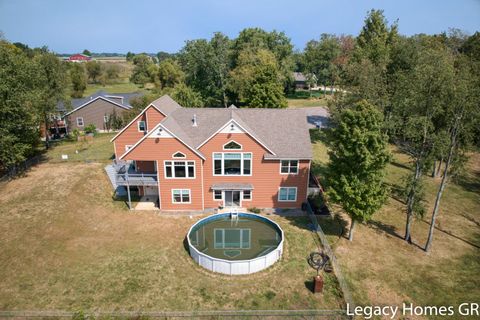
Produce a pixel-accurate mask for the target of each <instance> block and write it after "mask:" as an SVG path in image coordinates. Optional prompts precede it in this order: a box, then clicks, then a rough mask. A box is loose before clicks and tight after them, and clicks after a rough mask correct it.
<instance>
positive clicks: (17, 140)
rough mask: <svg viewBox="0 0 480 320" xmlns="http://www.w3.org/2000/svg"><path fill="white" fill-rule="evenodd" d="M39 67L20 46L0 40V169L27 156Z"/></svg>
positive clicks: (32, 142) (34, 135)
mask: <svg viewBox="0 0 480 320" xmlns="http://www.w3.org/2000/svg"><path fill="white" fill-rule="evenodd" d="M41 75H42V70H41V68H40V66H39V65H38V63H36V62H35V61H34V60H33V59H30V58H29V57H27V56H26V55H25V53H24V52H22V50H21V49H19V48H17V47H15V46H14V45H12V44H10V43H8V42H6V41H0V97H2V98H1V99H0V119H1V121H0V170H4V169H7V168H9V167H11V166H13V165H15V164H17V163H19V162H20V161H23V160H25V159H26V158H27V157H29V156H31V155H32V154H33V152H34V150H35V146H36V145H37V144H38V142H39V132H38V126H39V124H40V123H41V122H40V121H41V119H39V117H38V112H36V110H35V104H36V101H37V99H38V97H39V95H40V94H41V88H42V86H43V84H42V77H41Z"/></svg>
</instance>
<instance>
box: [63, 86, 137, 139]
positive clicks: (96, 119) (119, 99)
mask: <svg viewBox="0 0 480 320" xmlns="http://www.w3.org/2000/svg"><path fill="white" fill-rule="evenodd" d="M140 95H141V94H140V93H113V94H110V93H107V92H105V91H97V92H95V93H94V94H92V95H91V96H89V97H86V98H81V99H72V100H71V108H67V107H66V106H65V104H64V103H63V102H59V103H58V104H57V111H58V112H59V113H60V114H62V115H63V118H64V119H65V120H66V121H67V123H68V130H69V131H71V130H74V129H78V130H83V128H84V127H85V126H87V125H89V124H93V125H95V127H96V128H97V130H100V131H104V130H108V128H107V127H106V123H107V119H108V117H110V116H111V115H112V114H114V113H115V114H116V115H117V116H121V115H122V114H123V113H124V112H125V111H128V110H130V109H131V108H132V107H131V105H130V100H131V99H132V98H134V97H138V96H140Z"/></svg>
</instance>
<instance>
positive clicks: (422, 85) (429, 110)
mask: <svg viewBox="0 0 480 320" xmlns="http://www.w3.org/2000/svg"><path fill="white" fill-rule="evenodd" d="M420 41H421V43H420V44H419V45H417V46H415V48H416V49H415V52H416V53H415V54H416V57H415V58H414V61H413V62H410V63H411V64H412V65H411V68H406V69H405V70H403V71H400V72H398V75H397V79H396V82H397V90H396V92H395V94H394V95H393V98H392V101H393V113H394V119H397V120H396V121H395V122H396V123H397V124H399V125H400V126H399V128H397V130H396V140H397V143H398V145H399V147H400V148H401V150H403V151H404V152H405V153H407V154H408V155H409V156H410V157H411V159H412V161H413V163H414V167H415V170H414V171H413V172H412V174H411V177H410V178H409V183H408V184H406V188H407V190H405V193H406V195H407V221H406V227H405V240H406V241H408V242H411V224H412V221H413V217H414V215H415V204H416V203H418V201H417V198H419V197H420V196H421V179H422V175H423V174H424V171H425V168H426V166H427V165H428V164H429V163H430V162H431V161H432V160H433V157H434V155H435V150H439V149H440V145H441V144H442V142H441V141H438V137H441V136H442V132H443V131H442V130H443V128H444V127H445V126H444V122H443V121H441V118H442V114H443V112H444V110H445V108H446V104H447V103H448V101H449V99H450V98H449V97H450V95H451V85H450V84H451V81H452V76H453V60H452V55H451V54H450V52H449V51H448V50H447V49H446V48H445V46H441V47H436V46H434V47H432V46H431V45H430V44H429V43H428V41H425V39H423V40H420ZM417 186H418V187H419V188H417ZM417 208H418V206H417Z"/></svg>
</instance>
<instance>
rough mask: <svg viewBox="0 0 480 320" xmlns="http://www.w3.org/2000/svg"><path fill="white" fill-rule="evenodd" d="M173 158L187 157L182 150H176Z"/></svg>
mask: <svg viewBox="0 0 480 320" xmlns="http://www.w3.org/2000/svg"><path fill="white" fill-rule="evenodd" d="M172 157H173V158H186V155H185V154H184V153H181V152H180V151H177V152H175V153H174V154H173V155H172Z"/></svg>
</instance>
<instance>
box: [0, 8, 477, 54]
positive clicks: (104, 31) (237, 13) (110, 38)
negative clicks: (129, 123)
mask: <svg viewBox="0 0 480 320" xmlns="http://www.w3.org/2000/svg"><path fill="white" fill-rule="evenodd" d="M372 8H375V9H383V10H384V11H385V15H386V17H387V19H388V20H389V21H394V20H396V19H399V29H400V33H402V34H406V35H412V34H416V33H427V34H433V33H439V32H442V31H446V30H448V28H451V27H455V28H459V29H462V30H464V31H466V32H468V33H474V32H475V31H480V0H457V1H450V0H397V1H395V0H384V1H378V0H349V1H347V0H329V1H323V0H317V1H314V0H288V1H284V0H257V1H254V0H198V1H193V0H191V1H190V0H173V1H160V0H157V1H148V0H132V1H125V0H123V1H122V0H97V1H94V0H80V1H71V0H64V1H61V0H0V30H1V31H2V32H3V33H4V36H5V37H6V38H7V39H8V40H10V41H12V42H16V41H19V42H23V43H26V44H28V45H29V46H31V47H36V46H42V45H47V46H48V47H49V48H50V49H52V50H54V51H56V52H59V53H62V52H77V51H82V50H83V49H85V48H86V49H89V50H90V51H94V52H121V53H125V52H127V51H133V52H142V51H145V52H158V51H167V52H175V51H177V50H179V49H180V48H181V47H182V46H183V44H184V42H185V40H189V39H198V38H209V37H210V36H211V35H212V33H213V32H216V31H221V32H223V33H225V34H226V35H228V36H229V37H235V36H236V35H237V34H238V32H239V31H240V30H242V29H243V28H246V27H261V28H264V29H266V30H269V31H270V30H273V29H276V30H279V31H284V32H285V33H286V34H287V35H288V36H289V37H290V38H291V39H292V43H293V44H294V45H295V48H296V49H302V48H303V47H304V45H305V43H306V42H307V41H308V40H310V39H313V38H318V37H319V35H320V34H321V33H335V34H342V33H344V34H352V35H357V34H358V32H359V30H360V28H361V27H362V25H363V20H364V18H365V15H366V12H367V11H368V10H369V9H372Z"/></svg>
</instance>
